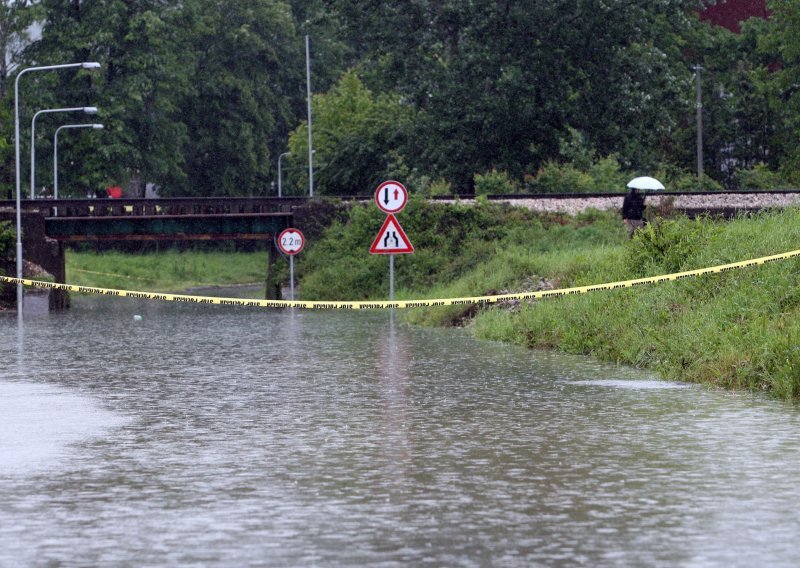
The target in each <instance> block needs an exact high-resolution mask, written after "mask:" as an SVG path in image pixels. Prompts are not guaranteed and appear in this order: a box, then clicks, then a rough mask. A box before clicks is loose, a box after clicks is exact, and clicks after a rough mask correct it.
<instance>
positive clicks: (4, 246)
mask: <svg viewBox="0 0 800 568" xmlns="http://www.w3.org/2000/svg"><path fill="white" fill-rule="evenodd" d="M16 241H17V232H16V231H15V230H14V227H13V226H12V225H11V222H9V221H3V222H0V258H2V259H10V258H13V257H14V255H15V244H16Z"/></svg>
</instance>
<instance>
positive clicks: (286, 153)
mask: <svg viewBox="0 0 800 568" xmlns="http://www.w3.org/2000/svg"><path fill="white" fill-rule="evenodd" d="M289 155H291V152H284V153H283V154H281V155H280V156H278V197H282V194H281V183H282V181H283V180H282V177H281V158H283V157H284V156H289Z"/></svg>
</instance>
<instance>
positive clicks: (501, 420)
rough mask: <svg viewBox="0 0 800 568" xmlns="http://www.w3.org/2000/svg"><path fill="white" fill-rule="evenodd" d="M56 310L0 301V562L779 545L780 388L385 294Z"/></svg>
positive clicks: (700, 557) (786, 457) (778, 558)
mask: <svg viewBox="0 0 800 568" xmlns="http://www.w3.org/2000/svg"><path fill="white" fill-rule="evenodd" d="M73 304H74V307H73V309H72V310H70V311H68V312H65V313H58V314H34V315H30V316H28V317H26V319H25V322H24V327H23V328H22V329H20V328H19V327H18V324H17V320H16V317H15V316H6V317H4V318H3V319H0V328H2V330H3V332H4V335H5V337H7V338H9V339H8V341H6V342H4V343H3V345H2V346H0V349H2V358H1V359H0V360H2V361H3V362H4V363H3V368H2V369H3V370H2V374H0V432H2V434H0V435H2V437H1V438H0V566H3V567H5V566H19V565H23V566H24V565H32V566H43V565H56V566H57V565H65V566H70V565H80V566H84V565H100V566H141V565H149V566H175V565H197V566H248V565H249V566H353V565H374V566H412V565H413V566H426V565H430V566H488V565H497V566H532V565H542V566H562V565H587V566H597V565H604V566H631V565H637V566H661V565H680V566H752V565H770V566H796V565H798V564H800V548H799V547H798V546H797V545H796V544H795V542H796V536H797V534H800V515H798V514H797V512H796V508H797V507H796V505H797V503H798V502H800V499H799V498H800V483H798V481H799V478H800V473H798V472H800V451H799V450H798V448H800V444H799V442H800V414H798V412H797V409H796V408H795V407H794V406H792V405H787V404H784V403H778V402H772V401H767V400H763V399H759V398H754V397H751V396H748V395H739V394H731V393H723V392H717V391H709V390H706V389H703V388H700V387H694V386H686V385H681V384H677V383H667V382H663V381H660V380H658V378H657V377H654V376H652V375H650V374H647V373H642V372H639V371H635V370H631V369H627V368H624V367H617V366H610V365H604V364H598V363H595V362H593V361H591V360H587V359H583V358H575V357H566V356H561V355H556V354H551V353H541V352H533V351H527V350H523V349H519V348H516V347H513V346H507V345H502V344H497V343H491V342H479V341H475V340H473V339H471V338H470V337H469V336H468V334H467V333H465V332H461V331H452V330H428V329H419V328H413V327H408V326H404V325H402V324H397V323H395V324H391V323H390V319H389V316H388V314H387V313H383V312H381V313H375V312H373V313H370V312H358V313H346V312H345V313H340V312H311V311H298V312H291V311H288V310H287V311H270V310H263V309H254V310H248V309H242V308H230V307H219V306H187V305H180V304H168V303H158V302H152V303H148V302H144V301H142V302H139V301H135V300H129V299H118V298H106V297H87V298H80V297H79V298H75V299H74V301H73ZM134 316H140V318H137V319H134Z"/></svg>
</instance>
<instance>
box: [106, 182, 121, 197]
mask: <svg viewBox="0 0 800 568" xmlns="http://www.w3.org/2000/svg"><path fill="white" fill-rule="evenodd" d="M106 193H108V196H109V197H111V198H113V199H119V198H120V197H122V188H121V187H120V186H118V185H113V186H111V187H107V188H106Z"/></svg>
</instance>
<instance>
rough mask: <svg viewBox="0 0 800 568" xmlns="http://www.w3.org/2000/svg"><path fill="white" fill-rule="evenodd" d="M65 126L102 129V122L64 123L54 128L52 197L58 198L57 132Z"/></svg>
mask: <svg viewBox="0 0 800 568" xmlns="http://www.w3.org/2000/svg"><path fill="white" fill-rule="evenodd" d="M66 128H92V129H94V130H102V129H103V125H102V124H65V125H63V126H59V127H58V128H56V133H55V135H54V136H53V199H58V133H59V132H60V131H62V130H64V129H66Z"/></svg>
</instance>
